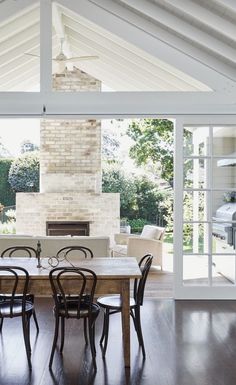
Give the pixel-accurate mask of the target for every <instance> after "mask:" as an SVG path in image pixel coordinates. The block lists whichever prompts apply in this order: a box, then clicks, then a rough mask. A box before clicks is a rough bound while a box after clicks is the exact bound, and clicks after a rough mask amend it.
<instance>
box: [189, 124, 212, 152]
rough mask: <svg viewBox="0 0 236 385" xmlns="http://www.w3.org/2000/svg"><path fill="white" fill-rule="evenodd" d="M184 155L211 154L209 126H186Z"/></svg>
mask: <svg viewBox="0 0 236 385" xmlns="http://www.w3.org/2000/svg"><path fill="white" fill-rule="evenodd" d="M184 155H185V156H190V155H195V156H206V155H209V127H186V128H185V129H184Z"/></svg>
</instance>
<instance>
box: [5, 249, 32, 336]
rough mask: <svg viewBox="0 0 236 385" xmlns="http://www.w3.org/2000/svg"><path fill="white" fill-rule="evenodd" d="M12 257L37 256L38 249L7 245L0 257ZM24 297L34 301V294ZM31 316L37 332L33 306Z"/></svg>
mask: <svg viewBox="0 0 236 385" xmlns="http://www.w3.org/2000/svg"><path fill="white" fill-rule="evenodd" d="M6 257H8V258H11V257H12V258H13V257H21V258H36V259H37V258H38V251H37V250H36V249H34V248H33V247H30V246H12V247H8V248H7V249H5V250H3V251H2V253H1V255H0V258H6ZM18 297H19V298H20V297H21V296H20V294H19V295H18ZM26 299H27V301H30V302H32V303H34V294H30V293H27V295H26ZM33 318H34V322H35V326H36V329H37V333H38V332H39V325H38V320H37V317H36V313H35V308H34V310H33ZM2 325H3V320H2V323H1V324H0V328H2Z"/></svg>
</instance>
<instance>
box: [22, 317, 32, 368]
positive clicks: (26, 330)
mask: <svg viewBox="0 0 236 385" xmlns="http://www.w3.org/2000/svg"><path fill="white" fill-rule="evenodd" d="M22 328H23V335H24V342H25V350H26V355H27V360H28V364H29V368H30V369H32V365H31V359H30V356H31V348H30V340H29V320H28V319H27V316H26V315H25V316H22Z"/></svg>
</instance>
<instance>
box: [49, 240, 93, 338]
mask: <svg viewBox="0 0 236 385" xmlns="http://www.w3.org/2000/svg"><path fill="white" fill-rule="evenodd" d="M81 256H82V258H93V252H92V250H90V249H89V248H88V247H85V246H79V245H77V246H65V247H63V248H62V249H60V250H59V251H58V252H57V254H56V259H57V260H58V261H63V260H67V261H68V262H69V263H70V264H71V266H73V261H74V260H78V259H79V258H80V257H81ZM84 338H85V342H86V344H87V343H88V334H87V318H86V317H85V318H84Z"/></svg>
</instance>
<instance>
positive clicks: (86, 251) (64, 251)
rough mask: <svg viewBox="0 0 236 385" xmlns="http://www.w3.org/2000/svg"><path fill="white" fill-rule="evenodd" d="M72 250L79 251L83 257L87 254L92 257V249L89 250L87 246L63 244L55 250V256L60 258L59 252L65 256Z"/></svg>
mask: <svg viewBox="0 0 236 385" xmlns="http://www.w3.org/2000/svg"><path fill="white" fill-rule="evenodd" d="M74 250H78V251H81V252H82V253H83V255H84V258H87V257H88V256H89V257H90V258H93V252H92V250H90V249H89V248H88V247H85V246H65V247H63V248H62V249H60V250H59V251H58V252H57V254H56V258H59V259H60V254H63V256H64V257H65V258H66V257H67V256H68V254H69V253H70V252H71V251H74Z"/></svg>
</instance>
